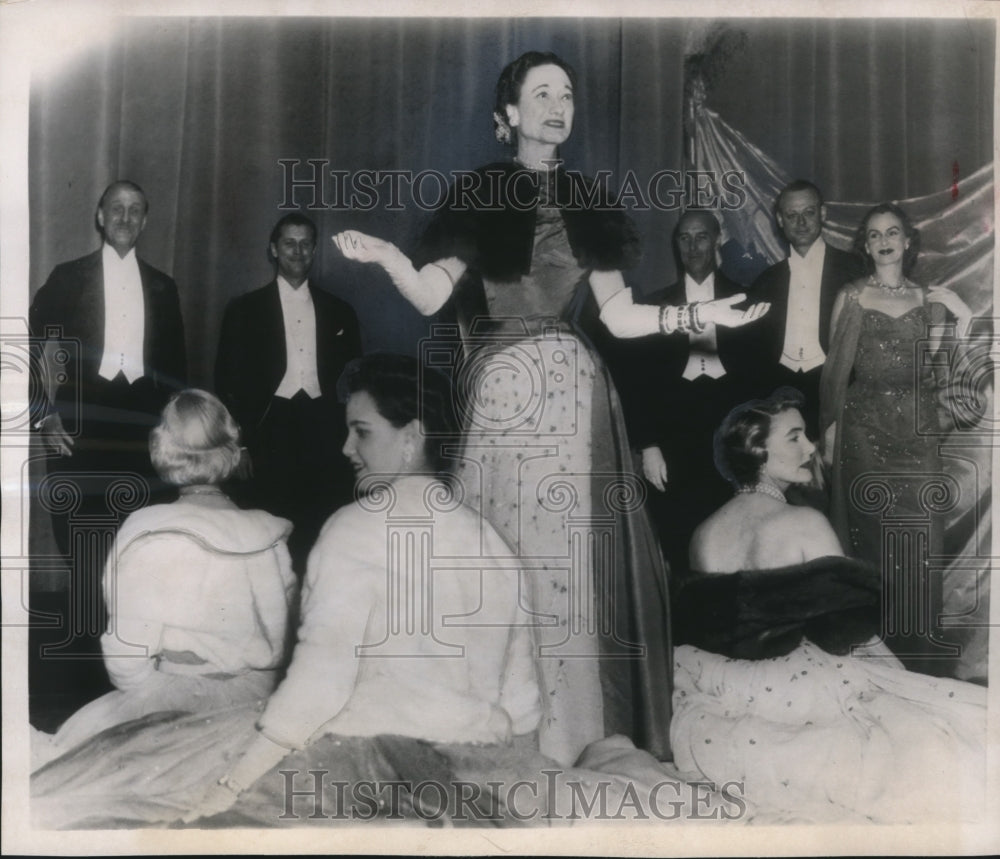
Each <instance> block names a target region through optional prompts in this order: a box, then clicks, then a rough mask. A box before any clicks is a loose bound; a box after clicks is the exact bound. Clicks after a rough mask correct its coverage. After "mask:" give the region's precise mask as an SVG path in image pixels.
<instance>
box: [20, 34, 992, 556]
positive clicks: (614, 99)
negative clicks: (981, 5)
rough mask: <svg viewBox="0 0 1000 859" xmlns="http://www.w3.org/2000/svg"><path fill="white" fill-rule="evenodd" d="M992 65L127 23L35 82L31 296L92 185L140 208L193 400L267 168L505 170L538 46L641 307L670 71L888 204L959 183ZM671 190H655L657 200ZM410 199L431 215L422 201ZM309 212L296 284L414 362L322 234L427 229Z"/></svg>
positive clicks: (819, 40)
mask: <svg viewBox="0 0 1000 859" xmlns="http://www.w3.org/2000/svg"><path fill="white" fill-rule="evenodd" d="M994 46H995V29H994V26H993V22H991V21H969V20H962V21H949V20H920V21H894V20H872V21H853V20H847V21H838V20H820V21H799V20H763V21H762V20H746V21H744V20H739V19H731V20H725V21H704V20H699V21H693V20H690V21H689V20H683V19H657V20H645V19H623V20H619V19H586V18H585V19H522V20H499V19H330V18H319V19H295V18H191V19H184V18H130V19H122V20H121V23H120V25H119V26H118V27H117V29H115V30H114V31H113V32H111V33H110V34H109V37H108V38H107V39H106V40H105V41H103V42H101V43H100V44H97V43H95V44H93V45H91V46H90V47H89V48H87V49H85V50H82V51H80V52H78V53H77V54H76V55H75V56H74V58H73V59H72V60H67V61H65V62H63V63H62V65H61V66H59V67H58V68H56V69H55V70H50V71H47V72H46V73H45V74H44V75H43V74H36V76H35V77H34V78H33V80H32V89H31V104H30V128H29V135H30V139H29V146H30V153H31V154H30V165H29V169H30V179H31V191H30V236H31V278H30V279H31V282H30V288H31V290H32V292H34V291H35V290H37V289H38V287H39V286H41V284H42V283H43V282H44V280H45V278H46V277H47V276H48V273H49V272H50V271H51V270H52V268H53V266H55V265H56V264H57V263H58V262H62V261H65V260H69V259H73V258H76V257H79V256H82V255H83V254H85V253H88V252H89V251H91V250H93V249H95V248H96V247H97V246H98V241H99V239H98V235H97V233H96V230H95V223H94V211H95V207H96V203H97V199H98V196H99V194H100V192H101V191H102V190H103V188H104V187H105V186H106V185H107V184H108V183H109V182H110V181H112V180H114V179H116V178H120V177H127V178H130V179H132V180H134V181H136V182H138V183H139V184H140V185H141V186H143V187H144V188H145V190H146V192H147V196H148V199H149V202H150V212H149V220H148V223H147V227H146V232H145V233H144V235H143V237H142V238H141V240H140V245H139V250H140V253H141V255H142V256H143V257H144V258H145V259H147V260H148V261H149V262H151V263H152V264H153V265H155V266H157V267H158V268H161V269H163V270H164V271H166V272H168V273H170V274H172V275H173V276H174V278H175V280H176V281H177V283H178V286H179V289H180V294H181V302H182V310H183V313H184V321H185V326H186V333H187V348H188V356H189V365H190V368H191V382H192V384H194V385H198V386H201V387H208V388H211V387H212V375H213V365H214V356H215V350H216V343H217V337H218V329H219V325H220V323H221V319H222V313H223V310H224V308H225V305H226V303H227V302H228V301H229V299H230V298H232V297H234V296H236V295H239V294H241V293H243V292H245V291H248V290H250V289H253V288H255V287H258V286H261V285H263V284H264V283H266V282H267V281H268V280H270V279H271V277H272V276H273V268H272V266H271V264H270V262H269V260H268V257H267V239H268V236H269V233H270V230H271V227H272V226H273V224H274V222H275V221H276V220H277V218H278V217H279V216H280V215H281V214H283V212H282V211H281V209H280V208H279V207H280V206H281V204H282V203H283V202H284V200H285V191H286V189H285V173H284V169H283V168H282V166H281V164H280V162H281V161H282V160H293V161H296V160H297V161H299V162H300V163H299V164H298V167H297V172H296V177H297V178H298V179H304V178H306V179H307V178H309V176H310V173H311V171H312V169H313V168H312V167H311V166H310V165H309V164H308V163H307V162H308V161H309V160H310V159H314V160H315V159H320V160H322V161H323V163H321V164H320V165H318V169H319V170H320V171H321V172H326V171H328V170H329V169H336V170H340V171H347V172H348V173H351V174H356V173H357V171H362V170H371V171H379V170H405V171H410V172H411V173H417V172H420V171H427V170H435V171H440V172H441V173H443V174H447V173H448V172H449V171H453V170H460V169H470V168H473V167H476V166H478V165H481V164H483V163H486V162H488V161H492V160H495V159H498V158H502V157H504V156H505V150H504V148H503V147H502V146H501V145H500V144H498V143H497V142H496V141H495V140H494V138H493V128H492V121H491V114H492V110H493V92H494V86H495V83H496V79H497V76H498V75H499V72H500V70H501V69H502V68H503V66H504V65H505V64H506V63H507V62H509V61H510V60H511V59H513V58H514V57H516V56H518V55H519V54H520V53H522V52H523V51H526V50H551V51H554V52H556V53H557V54H559V55H560V56H562V57H563V58H565V59H566V60H568V61H569V62H570V63H571V64H573V65H574V66H575V67H576V69H577V71H578V73H579V85H578V91H577V99H576V105H577V110H576V120H575V127H574V132H573V135H572V137H571V138H570V140H569V141H568V143H567V144H566V146H565V147H564V148H563V151H562V155H563V157H564V158H565V160H566V163H567V166H569V167H571V168H575V169H579V170H581V171H583V172H585V173H588V174H591V175H593V174H595V173H596V172H597V171H601V170H607V171H610V172H611V173H612V176H613V179H612V183H613V184H615V185H618V186H620V185H622V183H625V182H627V181H630V180H629V177H634V181H635V183H636V185H635V186H634V187H635V188H637V189H638V194H639V195H640V196H639V197H636V196H635V195H634V194H633V195H630V196H629V198H628V201H627V202H628V203H629V204H630V206H631V208H632V214H633V215H634V217H635V219H636V221H637V223H638V226H639V229H640V230H641V233H642V236H643V246H644V256H643V260H642V263H641V264H640V266H639V267H638V268H637V269H636V270H634V271H633V272H631V273H630V274H629V275H628V279H629V282H630V284H631V285H632V286H633V287H635V288H636V290H637V291H639V292H640V293H647V292H651V291H652V290H654V289H657V288H660V287H662V286H665V285H667V284H669V283H670V282H672V281H673V280H674V279H675V276H676V264H675V260H674V254H673V250H672V247H671V232H672V230H673V228H674V226H675V224H676V222H677V217H678V211H677V208H657V207H656V206H652V207H643V205H642V203H643V202H644V200H643V198H642V195H643V194H645V195H646V200H645V201H646V202H648V187H646V185H647V183H648V182H649V180H650V178H651V177H653V176H654V175H655V174H656V173H657V172H658V171H663V170H668V171H681V170H684V169H685V168H686V167H689V166H691V165H690V164H687V163H686V162H685V152H688V153H691V152H693V148H692V147H690V146H689V145H688V144H689V141H686V140H685V128H684V123H683V117H684V111H685V70H687V71H688V72H690V71H691V69H692V67H696V68H697V70H698V74H699V76H700V77H701V78H702V80H703V82H704V84H705V96H706V98H707V105H708V107H710V108H711V109H712V110H714V111H717V112H718V114H719V115H720V116H721V117H722V118H723V119H724V120H725V121H726V122H727V123H728V124H729V126H731V127H733V128H735V129H737V130H738V131H739V132H741V133H742V134H743V135H745V136H746V138H747V139H748V140H750V141H752V142H753V143H754V144H756V145H757V146H759V147H760V148H761V149H762V150H763V151H764V152H765V153H767V154H768V155H769V156H770V158H771V159H773V160H774V161H775V162H776V163H777V164H779V165H781V167H782V168H783V170H784V171H785V172H786V173H787V174H789V175H792V176H805V177H809V178H812V179H814V180H815V181H816V182H817V183H818V184H819V185H820V186H821V187H823V188H824V190H825V191H826V193H827V195H828V197H829V198H830V199H833V200H841V201H857V202H861V201H866V200H877V199H883V198H895V199H901V198H908V197H916V196H927V195H932V194H936V193H939V192H945V191H946V190H947V189H948V188H949V187H950V186H951V184H952V181H953V167H954V165H957V169H958V171H959V174H960V176H963V177H964V176H969V175H971V174H973V173H974V172H975V171H976V170H978V169H979V168H984V167H986V166H987V165H988V164H989V163H990V161H991V158H992V143H993V129H992V123H993V118H992V109H993V85H994V82H993V77H994V65H993V62H994V61H993V52H994ZM686 61H688V62H686ZM692 64H693V65H692ZM689 89H690V87H689ZM689 103H690V100H689ZM687 130H688V132H689V133H692V132H693V130H694V124H693V122H692V123H689V125H688V129H687ZM381 187H382V189H383V190H385V189H386V187H387V186H385V185H383V186H381ZM672 187H674V185H672V183H671V182H670V181H668V182H665V183H663V184H661V186H660V192H661V198H660V202H661V203H662V202H668V203H669V202H670V191H671V188H672ZM422 190H423V191H424V195H425V198H426V199H427V200H430V201H433V200H434V199H436V197H437V196H438V195H439V194H440V191H441V189H439V188H436V186H435V183H434V182H433V181H430V180H428V181H427V182H425V183H424V185H423V186H422ZM630 190H634V188H633V189H630ZM325 196H326V198H327V199H325V200H313V199H312V195H311V192H310V190H309V189H299V190H298V191H297V194H296V197H295V202H297V203H298V204H299V205H300V206H309V204H310V203H314V202H315V203H317V204H318V206H317V207H316V208H315V209H313V210H312V211H311V212H310V214H311V215H312V217H313V218H314V219H315V220H316V222H317V224H318V226H319V230H320V242H319V247H318V250H317V256H316V261H315V263H314V268H313V276H314V279H316V280H317V281H318V282H320V283H321V284H322V285H324V286H325V287H326V288H327V289H329V290H330V291H332V292H334V293H336V294H338V295H340V296H341V297H342V298H344V299H346V300H347V301H349V302H350V303H351V304H352V305H353V306H354V307H355V309H356V310H357V312H358V316H359V318H360V322H361V325H362V331H363V335H364V339H365V346H366V348H367V349H368V350H373V349H389V350H393V351H404V352H407V351H408V352H411V353H414V354H415V353H416V352H417V351H418V342H419V340H420V338H421V337H424V336H426V335H427V334H428V331H429V327H428V326H429V323H428V321H427V320H424V319H423V318H421V317H420V316H419V315H418V314H417V313H416V312H415V311H413V310H412V309H411V308H410V307H409V305H408V304H407V303H406V302H405V301H404V300H403V299H402V298H400V297H399V296H398V294H397V293H396V291H395V289H394V288H393V287H392V286H391V284H390V283H389V281H388V279H387V278H386V277H385V276H384V275H383V274H382V273H381V272H380V270H378V269H377V268H375V267H373V266H360V265H357V264H354V263H348V262H346V261H344V260H343V259H342V258H341V257H340V256H339V254H337V252H336V251H335V249H334V248H333V245H332V243H331V242H330V241H329V236H330V235H331V234H333V233H335V232H337V231H339V230H341V229H345V228H347V227H352V228H357V229H360V230H364V231H368V232H371V233H374V234H376V235H379V236H382V237H385V238H388V239H391V240H393V241H395V242H396V243H397V244H399V245H401V246H402V247H403V248H404V249H406V248H412V246H413V243H414V241H415V239H416V238H417V236H418V235H419V233H420V231H421V230H422V228H423V227H424V225H425V224H426V223H427V220H428V217H429V215H428V213H427V212H426V211H424V210H423V209H421V208H420V207H419V206H416V205H414V204H413V202H412V200H411V198H410V197H409V196H407V195H404V198H403V202H404V206H403V207H402V208H401V209H399V210H392V209H390V208H388V206H387V203H388V200H387V195H383V197H382V198H381V200H380V201H378V204H377V205H375V206H374V207H373V208H371V209H370V210H369V211H362V210H361V209H360V208H355V209H354V210H339V209H335V208H329V207H324V205H323V204H324V203H332V202H333V200H334V197H335V194H334V188H333V184H332V180H330V179H329V177H327V182H326V195H325ZM980 306H981V305H980ZM37 467H38V463H37V462H35V463H33V468H35V469H36V470H37ZM32 531H33V540H32V541H33V543H35V545H36V546H37V539H38V537H37V534H35V533H34V532H35V531H36V529H35V527H34V526H33V528H32Z"/></svg>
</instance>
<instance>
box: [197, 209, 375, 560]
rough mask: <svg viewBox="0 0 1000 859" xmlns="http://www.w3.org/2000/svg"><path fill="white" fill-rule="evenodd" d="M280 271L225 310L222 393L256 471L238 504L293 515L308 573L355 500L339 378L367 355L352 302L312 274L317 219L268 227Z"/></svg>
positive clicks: (296, 550)
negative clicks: (337, 513)
mask: <svg viewBox="0 0 1000 859" xmlns="http://www.w3.org/2000/svg"><path fill="white" fill-rule="evenodd" d="M269 250H270V256H271V258H272V259H273V261H274V262H275V265H276V267H277V275H276V277H275V279H274V280H272V281H271V282H270V283H268V284H267V285H266V286H263V287H260V288H259V289H255V290H253V291H251V292H248V293H246V294H244V295H241V296H239V297H237V298H234V299H233V300H232V301H231V302H230V303H229V305H228V307H227V308H226V312H225V315H224V317H223V321H222V332H221V335H220V338H219V351H218V356H217V359H216V365H215V382H216V390H217V392H218V394H219V397H220V398H221V399H222V401H223V402H224V403H225V404H226V405H227V406H228V407H229V410H230V411H231V412H232V414H233V417H234V418H236V421H237V422H238V423H239V424H240V427H241V428H242V430H243V438H244V443H245V444H246V446H247V449H248V451H249V454H250V462H251V465H252V472H253V473H252V476H251V477H250V478H249V481H248V482H247V484H246V485H245V486H243V487H242V489H241V488H240V487H234V491H235V492H236V494H237V496H238V497H239V500H240V501H241V502H242V503H245V504H247V505H252V506H255V507H260V508H262V509H264V510H268V511H269V512H271V513H274V514H275V515H277V516H283V517H285V518H287V519H290V520H291V521H292V524H293V525H294V531H293V533H292V536H291V538H290V539H289V549H290V550H291V553H292V560H293V562H294V564H295V569H296V571H297V572H298V573H299V575H302V574H303V573H304V571H305V561H306V558H307V556H308V554H309V550H310V549H311V548H312V545H313V543H314V542H315V541H316V537H317V536H318V534H319V530H320V528H321V527H322V525H323V523H324V522H325V521H326V519H327V517H329V515H330V514H331V513H332V512H333V511H334V510H336V509H337V507H340V506H341V505H343V504H346V503H347V502H349V501H350V500H351V499H352V497H353V485H354V475H353V474H352V472H351V468H350V465H349V463H348V462H347V459H346V458H345V457H344V456H343V454H342V453H341V447H342V446H343V443H344V440H345V438H346V434H347V431H346V428H345V425H344V406H343V404H342V403H340V402H339V401H338V398H337V381H338V379H339V378H340V374H341V373H342V372H343V370H344V367H345V366H346V365H347V363H348V362H349V361H351V360H352V359H354V358H357V357H359V356H360V355H361V336H360V332H359V329H358V321H357V317H356V316H355V314H354V310H353V309H352V308H351V306H350V305H349V304H347V303H346V302H344V301H341V300H340V299H338V298H335V297H334V296H333V295H331V294H330V293H328V292H325V291H323V290H321V289H319V288H318V287H317V286H315V285H314V284H313V283H312V282H311V281H310V280H309V270H310V268H311V267H312V262H313V255H314V253H315V250H316V225H315V224H314V223H313V222H312V221H311V220H310V219H309V218H307V217H305V216H304V215H301V214H298V213H291V214H288V215H285V216H284V217H282V218H281V219H280V220H279V221H278V223H277V224H276V225H275V227H274V230H273V231H272V232H271V238H270V241H269Z"/></svg>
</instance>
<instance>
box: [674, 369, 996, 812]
mask: <svg viewBox="0 0 1000 859" xmlns="http://www.w3.org/2000/svg"><path fill="white" fill-rule="evenodd" d="M796 395H797V392H795V391H792V390H791V389H787V388H786V389H781V390H780V391H777V392H775V394H774V395H772V396H771V397H770V398H768V399H767V400H760V401H755V402H752V403H747V404H745V405H743V406H740V407H738V408H736V409H734V410H733V411H732V412H731V413H730V414H729V416H728V417H727V418H726V420H725V421H724V422H723V425H722V427H720V429H719V431H718V432H717V433H716V461H717V465H718V466H719V468H720V471H722V472H723V475H724V476H725V477H727V478H728V479H729V480H730V481H731V482H733V483H734V485H735V486H736V491H737V494H736V497H735V498H733V499H732V500H731V501H729V502H728V503H726V504H725V505H724V506H723V507H722V508H720V509H719V510H718V511H717V512H716V513H714V514H713V515H712V516H710V517H709V518H708V519H707V520H706V521H705V522H704V523H703V524H702V525H701V526H700V527H699V528H698V530H697V531H696V532H695V534H694V537H693V539H692V543H691V565H692V569H693V570H699V571H702V572H700V573H694V574H693V575H692V576H691V577H690V578H689V579H688V580H687V581H685V582H684V583H683V584H682V585H681V587H680V588H679V589H678V593H677V596H676V600H675V614H674V618H675V622H676V624H677V625H676V627H675V629H676V633H677V639H676V642H677V644H678V646H677V647H676V648H675V657H674V658H675V672H674V684H675V686H674V716H673V719H672V722H671V732H670V742H671V748H672V749H673V752H674V763H675V765H676V767H677V768H678V770H680V771H681V772H683V773H685V774H687V775H688V776H689V777H692V778H693V777H701V778H705V779H708V780H714V781H716V782H725V781H737V782H742V783H743V786H744V795H745V797H746V799H747V801H748V803H750V804H751V805H752V806H753V807H754V808H755V811H756V813H757V814H758V815H760V816H761V819H768V818H771V819H777V820H802V821H814V822H821V821H827V820H838V819H848V820H859V821H863V820H873V821H877V822H904V821H924V820H926V819H928V818H937V819H942V818H949V817H953V816H954V817H962V818H969V817H972V818H975V817H977V816H980V815H981V814H982V812H983V790H984V778H985V757H986V746H985V742H986V690H985V689H983V688H981V687H979V686H976V685H973V684H971V683H964V682H962V681H957V680H950V679H937V678H931V677H929V676H926V675H923V674H916V673H911V672H908V671H906V670H904V669H903V668H902V667H900V666H899V664H898V662H896V661H895V660H894V658H893V657H891V656H886V655H885V654H886V652H887V651H886V650H885V649H884V646H873V645H872V644H871V643H870V641H871V638H872V636H873V635H874V634H877V633H878V632H879V622H880V621H879V618H880V602H881V587H880V579H879V574H878V571H877V570H876V569H875V568H874V567H870V566H867V565H865V564H862V563H860V562H857V561H853V560H851V559H848V558H844V557H843V553H842V551H841V548H840V545H839V543H838V540H837V537H836V535H835V534H834V532H833V529H832V528H831V526H830V524H829V522H828V521H827V520H826V518H825V517H824V516H823V515H822V514H820V513H818V512H817V511H815V510H813V509H811V508H805V507H801V508H796V507H792V506H790V505H788V504H786V502H785V498H784V491H785V490H786V489H787V488H788V487H789V486H790V485H792V484H797V483H806V482H808V481H809V480H810V479H811V476H812V470H811V467H810V466H811V460H812V457H813V454H814V451H815V448H814V446H813V444H812V442H811V441H809V439H808V438H807V437H806V435H805V426H804V423H803V420H802V416H801V414H800V412H799V406H800V405H801V402H802V400H801V397H800V396H796Z"/></svg>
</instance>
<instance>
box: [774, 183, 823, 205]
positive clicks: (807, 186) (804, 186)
mask: <svg viewBox="0 0 1000 859" xmlns="http://www.w3.org/2000/svg"><path fill="white" fill-rule="evenodd" d="M796 191H812V192H813V193H814V194H815V195H816V199H817V201H818V203H817V205H819V206H822V205H823V192H822V191H820V189H819V188H818V187H817V186H816V185H814V184H813V183H812V182H810V181H809V180H808V179H796V180H795V181H794V182H789V183H788V184H787V185H785V187H784V188H782V189H781V190H780V191H779V192H778V196H777V197H776V198H775V201H774V211H775V212H776V213H777V212H780V211H781V200H782V198H783V197H784V196H785V194H794V193H795V192H796Z"/></svg>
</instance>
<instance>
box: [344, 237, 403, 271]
mask: <svg viewBox="0 0 1000 859" xmlns="http://www.w3.org/2000/svg"><path fill="white" fill-rule="evenodd" d="M333 243H334V244H335V245H336V246H337V250H339V251H340V252H341V253H342V254H343V255H344V256H345V257H347V259H352V260H356V261H357V262H375V263H385V262H386V261H387V260H388V259H389V258H390V257H391V256H392V255H393V254H395V253H396V252H397V248H396V246H395V245H394V244H392V242H387V241H385V239H379V238H376V237H375V236H369V235H366V234H365V233H359V232H358V231H357V230H344V231H343V232H342V233H337V234H336V235H335V236H334V237H333Z"/></svg>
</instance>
